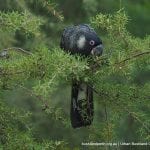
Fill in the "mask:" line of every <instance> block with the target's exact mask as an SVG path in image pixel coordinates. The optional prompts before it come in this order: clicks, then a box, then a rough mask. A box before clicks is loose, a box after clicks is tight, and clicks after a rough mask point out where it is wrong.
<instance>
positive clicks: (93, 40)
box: [77, 32, 103, 56]
mask: <svg viewBox="0 0 150 150" xmlns="http://www.w3.org/2000/svg"><path fill="white" fill-rule="evenodd" d="M77 47H78V49H79V50H80V53H81V54H84V55H86V56H88V55H94V56H100V55H102V53H103V44H102V40H101V39H100V38H99V37H98V36H97V34H96V33H95V32H91V33H83V34H81V35H79V37H78V40H77Z"/></svg>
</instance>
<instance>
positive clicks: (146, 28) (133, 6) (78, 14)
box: [0, 0, 150, 147]
mask: <svg viewBox="0 0 150 150" xmlns="http://www.w3.org/2000/svg"><path fill="white" fill-rule="evenodd" d="M52 2H53V3H55V4H57V9H58V10H60V11H62V15H63V16H64V21H63V22H60V21H59V19H58V18H56V17H55V16H53V15H52V14H50V13H47V12H46V11H45V9H44V8H42V7H41V5H40V2H38V0H27V1H23V0H20V1H19V0H18V1H17V0H14V1H12V0H0V11H5V12H7V11H10V12H11V11H14V10H15V11H19V12H21V11H22V10H25V9H26V10H28V11H30V12H31V13H32V14H33V15H35V16H40V17H41V18H44V19H45V20H46V22H45V24H44V25H42V26H41V33H40V36H38V38H35V37H34V36H33V35H28V36H26V35H25V34H23V33H22V32H21V31H19V30H18V31H17V32H16V33H15V34H14V33H8V32H3V33H0V49H4V48H9V47H12V46H16V47H21V48H24V49H27V50H28V49H31V47H32V49H34V47H36V46H38V45H40V44H46V45H47V46H48V47H49V48H50V49H51V48H53V47H58V46H59V41H60V36H61V33H62V30H63V28H65V27H66V26H68V25H73V24H80V23H87V24H88V23H90V21H89V20H90V18H91V17H93V16H95V15H96V14H98V13H104V14H106V13H109V14H111V13H113V12H115V11H117V10H119V9H120V8H124V10H125V12H126V13H127V15H128V16H129V19H130V21H129V23H128V26H127V29H128V30H129V32H130V33H131V34H132V35H133V36H137V37H139V38H144V37H145V36H146V35H149V34H150V1H149V0H132V1H131V0H52ZM99 32H100V31H99ZM100 34H101V36H102V37H105V33H103V31H101V32H100ZM137 82H140V79H137ZM31 83H32V81H29V82H28V83H26V84H27V86H28V87H30V84H31ZM62 87H63V88H62ZM0 95H1V97H2V98H3V99H5V100H6V101H7V103H8V105H10V106H14V107H17V108H20V109H25V110H27V111H31V112H32V118H31V123H32V124H33V130H34V132H33V133H34V137H35V138H36V139H38V140H39V141H40V140H42V139H50V140H62V139H65V140H66V141H67V142H69V145H71V146H72V147H74V146H78V145H81V143H82V142H83V141H86V140H88V139H90V138H91V139H92V138H93V134H95V135H96V132H97V130H96V129H94V128H95V127H94V126H93V127H92V130H93V131H95V132H93V131H92V132H93V133H92V132H91V129H90V128H84V129H72V128H71V126H68V127H66V126H65V125H64V124H62V123H61V122H60V121H59V120H57V121H56V120H55V119H53V117H51V116H50V115H48V114H47V113H45V112H44V111H42V107H41V103H40V102H39V101H38V99H36V98H33V97H31V96H30V94H28V93H26V92H24V90H22V89H15V90H13V91H1V94H0ZM50 99H51V101H52V103H51V106H52V107H54V108H55V107H58V108H59V107H60V108H62V109H63V111H64V112H65V115H67V117H68V120H69V112H70V86H69V85H65V87H64V85H62V86H60V88H59V89H58V90H57V91H56V93H54V94H53V96H52V97H51V98H50ZM95 99H96V97H95ZM97 107H98V108H99V109H98V110H102V111H98V110H97ZM101 107H102V106H101V105H100V104H99V103H98V102H95V109H96V110H97V111H96V113H95V120H94V125H96V128H97V129H98V128H99V126H102V124H101V122H100V121H101V120H103V119H104V110H103V108H101ZM100 108H101V109H100ZM126 119H128V118H126V116H125V117H124V119H123V120H121V123H120V128H118V131H116V132H117V134H118V140H119V141H132V139H135V137H136V132H134V126H130V124H132V120H129V121H128V123H127V122H126ZM125 123H126V126H124V124H125ZM131 130H132V135H131V132H130V131H131ZM100 137H102V136H101V135H99V134H98V133H97V135H96V137H95V138H97V140H98V141H102V140H103V139H100ZM93 139H94V138H93ZM95 140H96V139H95ZM137 140H138V139H137Z"/></svg>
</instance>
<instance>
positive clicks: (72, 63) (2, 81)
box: [0, 0, 150, 149]
mask: <svg viewBox="0 0 150 150" xmlns="http://www.w3.org/2000/svg"><path fill="white" fill-rule="evenodd" d="M33 3H35V5H36V6H38V7H39V6H40V7H41V8H40V9H41V10H42V11H41V12H46V14H50V15H51V17H52V16H55V18H56V19H57V22H59V21H63V16H62V15H61V13H60V12H57V11H56V9H57V8H56V6H55V5H54V4H52V2H51V1H48V0H44V1H40V0H39V1H34V0H32V1H30V2H25V1H19V2H18V3H17V4H18V7H19V8H18V10H13V11H8V12H7V11H1V12H0V34H4V35H10V38H12V39H14V37H15V36H16V34H17V33H19V34H20V33H21V34H23V35H24V37H26V38H27V39H29V40H32V42H33V43H34V45H33V44H31V43H29V44H28V46H23V47H19V46H18V45H15V46H14V45H13V44H12V40H10V39H9V40H8V46H6V44H3V45H4V46H5V47H3V46H0V47H1V50H0V91H1V92H0V148H6V149H42V148H43V147H45V149H62V147H66V149H67V148H68V145H69V144H68V143H69V142H68V141H67V140H66V139H64V140H63V139H62V141H61V140H59V141H55V140H54V141H53V140H44V141H42V139H41V141H42V142H39V141H38V140H37V139H35V138H34V134H35V133H34V132H33V131H32V127H31V122H30V118H31V114H30V113H29V112H25V111H23V112H22V110H19V109H17V108H15V109H13V108H10V107H9V106H7V103H6V102H5V99H3V97H2V96H1V95H3V94H2V93H3V92H4V91H11V90H15V89H16V88H21V89H23V90H24V91H26V92H27V94H29V95H30V96H31V97H32V96H33V97H34V98H35V99H37V101H36V102H37V103H40V104H42V105H43V110H44V111H43V112H42V113H47V114H48V115H50V116H52V117H53V118H54V120H57V121H59V123H61V124H63V125H64V127H65V128H66V129H69V128H71V126H70V124H69V122H68V120H69V118H68V116H66V115H64V114H65V110H64V108H61V106H59V108H55V109H53V108H52V107H51V103H52V101H53V99H52V95H53V93H55V92H56V91H57V89H58V88H60V85H70V84H71V81H72V78H76V79H83V81H84V82H86V83H87V84H89V85H91V84H92V85H93V87H92V88H93V91H94V92H95V95H94V100H95V105H96V112H97V113H96V114H95V115H96V116H97V117H96V119H95V120H96V121H95V122H94V124H93V125H92V126H91V127H90V128H89V129H88V133H89V136H88V139H87V140H93V141H96V139H97V138H98V139H99V140H101V141H104V142H109V141H111V142H112V141H119V140H120V138H121V137H122V135H121V134H122V132H126V130H128V129H130V127H131V126H132V127H133V132H134V134H135V135H134V136H135V137H133V140H135V141H136V140H137V141H142V142H145V141H149V140H150V117H149V114H150V112H149V110H150V102H149V99H150V97H149V91H150V83H149V82H150V80H149V77H148V76H149V71H150V70H149V69H150V59H149V57H150V36H149V35H147V36H146V37H145V38H143V39H141V38H138V37H134V36H132V35H131V34H130V33H129V32H128V30H127V24H128V22H129V21H130V20H129V18H128V16H127V15H126V13H125V11H124V10H123V9H121V10H119V11H117V12H115V13H114V14H101V13H99V14H97V15H96V16H95V17H92V18H91V19H90V24H91V25H92V26H93V27H94V28H95V29H97V31H98V32H99V31H103V33H104V35H103V41H104V46H105V48H104V55H103V56H101V57H97V58H92V60H90V59H91V58H84V57H81V56H78V55H76V56H72V55H70V54H68V53H65V52H64V51H62V50H61V49H60V48H59V45H58V44H56V45H55V46H52V47H50V46H49V45H48V44H47V43H48V41H46V40H47V39H46V37H45V35H44V34H43V27H44V25H45V24H46V23H47V20H46V19H45V18H44V17H42V16H40V14H36V12H34V13H33V12H31V11H30V8H31V7H32V6H33ZM22 6H24V7H22ZM55 21H56V20H55ZM51 23H53V22H51ZM62 28H63V23H62V27H60V28H59V29H61V30H62ZM54 30H55V28H54ZM56 30H58V29H56ZM52 36H53V35H52ZM6 37H7V36H6ZM2 38H3V37H1V38H0V39H2ZM4 38H5V36H4ZM42 38H44V39H45V41H41V39H42ZM3 41H4V39H3V40H2V43H3ZM6 41H7V39H6ZM39 41H40V42H39ZM89 62H90V63H91V62H92V65H93V67H94V69H95V71H94V73H93V72H92V70H91V69H90V67H89ZM28 81H32V86H31V87H30V88H28V86H26V83H27V82H28ZM38 100H40V102H39V101H38ZM63 101H65V100H63ZM16 109H17V110H16ZM65 109H70V108H65ZM20 111H21V112H20ZM20 114H21V115H20ZM124 122H126V123H124ZM80 130H81V129H80ZM120 130H122V132H121V131H120ZM56 132H57V131H56ZM64 134H65V133H64ZM131 142H132V141H131Z"/></svg>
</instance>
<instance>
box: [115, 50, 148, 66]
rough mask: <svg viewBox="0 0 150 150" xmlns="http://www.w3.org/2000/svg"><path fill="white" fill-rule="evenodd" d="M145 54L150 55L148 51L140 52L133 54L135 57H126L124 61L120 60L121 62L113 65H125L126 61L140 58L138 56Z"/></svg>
mask: <svg viewBox="0 0 150 150" xmlns="http://www.w3.org/2000/svg"><path fill="white" fill-rule="evenodd" d="M146 54H150V51H145V52H142V53H138V54H135V55H133V56H131V57H128V58H126V59H124V60H122V61H120V62H118V63H115V65H118V64H121V63H125V62H126V61H129V60H131V59H134V58H136V57H140V56H142V55H146Z"/></svg>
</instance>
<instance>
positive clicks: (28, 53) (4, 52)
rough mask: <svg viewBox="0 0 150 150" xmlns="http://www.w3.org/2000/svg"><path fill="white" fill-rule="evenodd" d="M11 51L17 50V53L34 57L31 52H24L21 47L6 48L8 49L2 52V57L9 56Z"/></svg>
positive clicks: (0, 54)
mask: <svg viewBox="0 0 150 150" xmlns="http://www.w3.org/2000/svg"><path fill="white" fill-rule="evenodd" d="M10 50H15V51H18V52H21V53H23V54H26V55H32V53H31V52H29V51H27V50H24V49H22V48H20V47H10V48H6V49H3V50H1V51H2V52H1V53H0V57H6V56H7V55H8V53H7V51H10Z"/></svg>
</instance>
